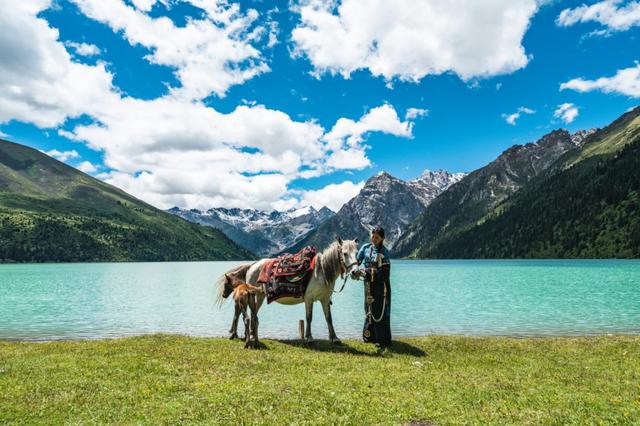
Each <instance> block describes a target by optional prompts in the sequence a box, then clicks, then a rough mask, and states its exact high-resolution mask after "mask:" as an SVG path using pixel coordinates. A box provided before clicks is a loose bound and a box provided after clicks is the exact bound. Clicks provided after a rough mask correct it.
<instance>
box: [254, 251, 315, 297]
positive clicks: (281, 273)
mask: <svg viewBox="0 0 640 426" xmlns="http://www.w3.org/2000/svg"><path fill="white" fill-rule="evenodd" d="M316 254H317V253H316V248H315V247H314V246H308V247H305V248H303V249H302V250H300V251H299V252H298V253H296V254H285V255H283V256H280V257H278V258H276V259H271V260H269V261H268V262H266V263H265V264H264V266H263V267H262V270H261V271H260V275H259V276H258V283H259V284H262V285H264V287H265V293H266V294H267V303H271V302H273V301H274V300H278V299H280V298H282V297H299V298H302V297H304V292H305V291H306V289H307V284H309V280H310V279H311V274H312V273H313V268H314V266H315V262H316Z"/></svg>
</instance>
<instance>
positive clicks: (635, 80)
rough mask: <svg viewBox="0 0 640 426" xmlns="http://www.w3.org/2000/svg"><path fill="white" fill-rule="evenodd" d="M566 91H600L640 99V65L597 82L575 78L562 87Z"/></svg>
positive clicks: (619, 71) (599, 79)
mask: <svg viewBox="0 0 640 426" xmlns="http://www.w3.org/2000/svg"><path fill="white" fill-rule="evenodd" d="M565 89H571V90H575V91H577V92H582V93H584V92H591V91H594V90H599V91H601V92H604V93H619V94H621V95H627V96H632V97H634V98H638V97H640V63H636V66H635V67H630V68H624V69H621V70H618V71H617V72H616V74H615V75H614V76H612V77H600V78H598V79H596V80H586V79H583V78H574V79H573V80H570V81H567V82H566V83H562V84H561V85H560V90H565Z"/></svg>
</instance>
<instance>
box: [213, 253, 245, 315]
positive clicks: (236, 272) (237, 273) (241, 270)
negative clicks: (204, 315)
mask: <svg viewBox="0 0 640 426" xmlns="http://www.w3.org/2000/svg"><path fill="white" fill-rule="evenodd" d="M252 265H253V263H247V264H244V265H240V266H236V267H235V268H233V269H230V270H228V271H227V272H225V273H224V274H222V275H220V277H219V278H218V279H217V280H216V283H215V287H216V302H215V303H216V305H218V306H222V304H223V303H224V300H225V299H226V297H225V296H224V285H225V282H226V281H227V275H229V276H231V277H234V278H237V279H239V280H241V281H245V279H246V275H247V271H249V268H251V266H252ZM227 297H229V295H227Z"/></svg>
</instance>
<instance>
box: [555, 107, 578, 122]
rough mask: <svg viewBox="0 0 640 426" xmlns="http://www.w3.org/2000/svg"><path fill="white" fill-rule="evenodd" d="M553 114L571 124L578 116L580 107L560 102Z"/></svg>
mask: <svg viewBox="0 0 640 426" xmlns="http://www.w3.org/2000/svg"><path fill="white" fill-rule="evenodd" d="M553 116H554V117H556V118H560V119H561V120H562V121H564V122H565V123H566V124H569V123H571V122H572V121H573V120H575V119H576V117H577V116H578V107H577V106H575V105H574V104H572V103H564V104H560V105H558V107H557V108H556V110H555V111H554V112H553Z"/></svg>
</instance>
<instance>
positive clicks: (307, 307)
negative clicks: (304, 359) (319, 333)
mask: <svg viewBox="0 0 640 426" xmlns="http://www.w3.org/2000/svg"><path fill="white" fill-rule="evenodd" d="M304 309H305V311H306V313H307V330H306V332H305V337H306V338H307V342H308V343H311V342H313V336H312V335H311V320H312V319H313V300H306V299H305V301H304Z"/></svg>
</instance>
